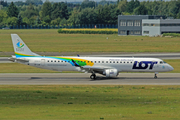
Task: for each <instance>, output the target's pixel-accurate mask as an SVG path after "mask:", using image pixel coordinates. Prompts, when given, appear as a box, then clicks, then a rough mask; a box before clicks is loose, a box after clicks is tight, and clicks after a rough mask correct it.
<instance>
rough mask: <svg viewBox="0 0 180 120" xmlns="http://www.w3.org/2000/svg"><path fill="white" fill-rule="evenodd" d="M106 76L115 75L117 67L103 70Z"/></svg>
mask: <svg viewBox="0 0 180 120" xmlns="http://www.w3.org/2000/svg"><path fill="white" fill-rule="evenodd" d="M105 74H106V77H117V76H118V71H117V69H107V70H105Z"/></svg>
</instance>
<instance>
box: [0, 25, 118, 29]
mask: <svg viewBox="0 0 180 120" xmlns="http://www.w3.org/2000/svg"><path fill="white" fill-rule="evenodd" d="M3 28H4V29H60V28H118V26H117V25H114V24H88V25H87V24H86V25H72V26H60V25H30V26H29V25H19V26H18V25H17V26H14V25H13V26H0V29H3Z"/></svg>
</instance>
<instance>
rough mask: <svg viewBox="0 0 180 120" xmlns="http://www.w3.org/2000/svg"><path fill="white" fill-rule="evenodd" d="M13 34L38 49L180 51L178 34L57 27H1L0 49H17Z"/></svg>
mask: <svg viewBox="0 0 180 120" xmlns="http://www.w3.org/2000/svg"><path fill="white" fill-rule="evenodd" d="M11 33H17V34H18V35H19V36H20V37H21V38H22V39H23V40H24V41H25V43H26V44H27V45H28V46H29V48H30V49H31V50H32V51H34V52H60V53H61V52H90V53H91V52H180V49H179V48H180V40H179V38H176V37H174V38H164V37H162V38H161V37H147V36H118V35H116V34H115V35H105V34H103V35H96V34H91V35H89V34H58V32H57V29H46V30H36V29H33V30H26V29H25V30H0V52H13V47H12V41H11V36H10V34H11ZM107 37H108V39H107Z"/></svg>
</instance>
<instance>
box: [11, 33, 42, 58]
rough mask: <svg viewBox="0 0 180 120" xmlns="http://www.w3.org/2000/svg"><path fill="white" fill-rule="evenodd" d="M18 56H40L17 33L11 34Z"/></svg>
mask: <svg viewBox="0 0 180 120" xmlns="http://www.w3.org/2000/svg"><path fill="white" fill-rule="evenodd" d="M11 38H12V43H13V47H14V52H15V55H16V57H28V56H39V55H38V54H36V53H33V52H32V51H31V50H30V49H29V48H28V46H27V45H26V44H25V43H24V42H23V41H22V40H21V38H20V37H19V36H18V35H17V34H11Z"/></svg>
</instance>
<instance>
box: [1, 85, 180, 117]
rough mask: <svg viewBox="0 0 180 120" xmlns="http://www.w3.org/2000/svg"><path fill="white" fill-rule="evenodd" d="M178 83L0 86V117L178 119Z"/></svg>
mask: <svg viewBox="0 0 180 120" xmlns="http://www.w3.org/2000/svg"><path fill="white" fill-rule="evenodd" d="M179 94H180V86H142V85H141V86H130V85H129V86H84V85H83V86H80V85H78V86H75V85H73V86H68V85H54V86H52V85H51V86H45V85H41V86H38V85H37V86H28V85H12V86H11V85H2V86H0V106H1V107H0V119H43V120H44V119H73V120H79V119H88V120H92V119H95V120H99V119H108V120H110V119H111V120H115V119H116V120H119V119H133V120H134V119H135V120H144V119H146V120H148V119H149V120H154V119H156V120H162V119H163V120H165V119H179V118H180V114H179V111H180V96H179Z"/></svg>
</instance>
